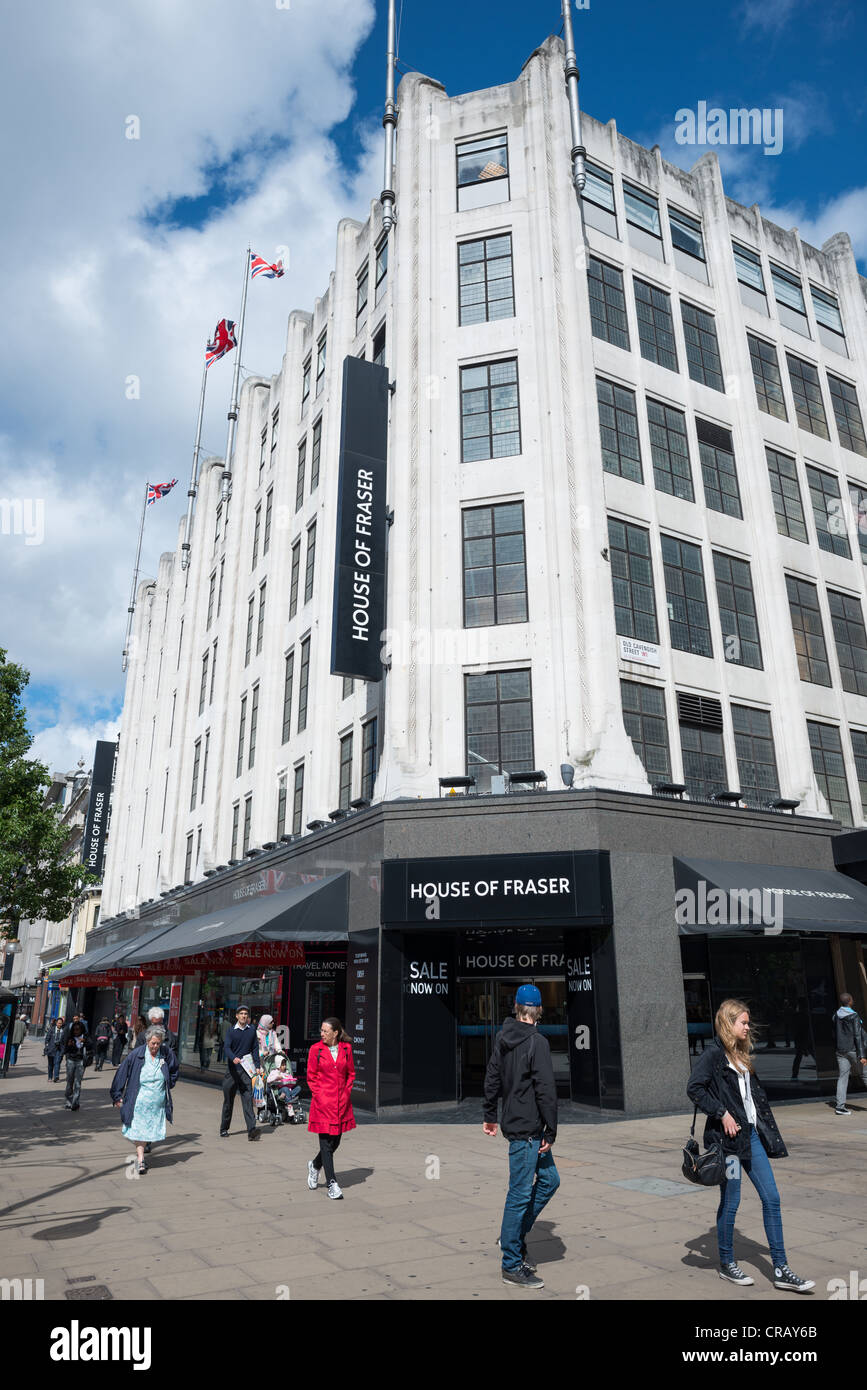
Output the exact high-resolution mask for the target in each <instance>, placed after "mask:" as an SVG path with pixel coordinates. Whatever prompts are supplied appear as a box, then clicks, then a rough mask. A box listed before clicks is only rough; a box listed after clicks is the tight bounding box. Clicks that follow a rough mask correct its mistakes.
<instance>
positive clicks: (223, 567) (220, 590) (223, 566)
mask: <svg viewBox="0 0 867 1390" xmlns="http://www.w3.org/2000/svg"><path fill="white" fill-rule="evenodd" d="M225 572H226V559H225V556H224V557H223V559H222V560H221V561H220V584H219V587H218V589H217V617H218V618H219V616H220V609H221V608H222V606H223V575H224V574H225Z"/></svg>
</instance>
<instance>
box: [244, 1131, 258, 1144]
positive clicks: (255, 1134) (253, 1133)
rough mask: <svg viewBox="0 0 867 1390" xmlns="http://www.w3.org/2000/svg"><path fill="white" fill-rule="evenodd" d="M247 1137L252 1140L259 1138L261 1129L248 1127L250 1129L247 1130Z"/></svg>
mask: <svg viewBox="0 0 867 1390" xmlns="http://www.w3.org/2000/svg"><path fill="white" fill-rule="evenodd" d="M247 1138H248V1139H249V1140H251V1141H252V1140H253V1139H258V1138H259V1131H258V1129H248V1130H247Z"/></svg>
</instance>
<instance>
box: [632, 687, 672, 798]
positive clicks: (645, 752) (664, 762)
mask: <svg viewBox="0 0 867 1390" xmlns="http://www.w3.org/2000/svg"><path fill="white" fill-rule="evenodd" d="M620 698H621V702H622V704H623V727H624V728H625V730H626V732H627V734H628V735H629V737H630V738H631V739H632V746H633V748H634V749H635V751H636V753H637V754H638V756H639V758H640V759H641V762H642V766H643V767H644V771H645V772H646V773H647V780H648V782H649V783H650V784H651V786H653V785H654V784H655V783H657V782H670V781H671V758H670V756H669V750H668V723H667V721H666V717H665V691H664V690H661V689H660V688H659V687H658V686H655V685H645V684H644V683H643V682H640V681H621V682H620Z"/></svg>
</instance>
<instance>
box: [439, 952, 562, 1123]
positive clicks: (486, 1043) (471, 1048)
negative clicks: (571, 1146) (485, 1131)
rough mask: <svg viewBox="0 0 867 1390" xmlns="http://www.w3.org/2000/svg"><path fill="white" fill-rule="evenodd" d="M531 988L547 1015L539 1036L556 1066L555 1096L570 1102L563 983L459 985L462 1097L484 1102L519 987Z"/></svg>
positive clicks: (480, 982) (516, 981)
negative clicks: (497, 1041) (493, 1060)
mask: <svg viewBox="0 0 867 1390" xmlns="http://www.w3.org/2000/svg"><path fill="white" fill-rule="evenodd" d="M528 983H533V984H535V985H537V986H538V988H539V991H540V993H541V995H542V1007H543V1009H544V1011H545V1012H544V1013H543V1015H542V1020H541V1022H540V1024H539V1031H540V1032H541V1033H542V1034H543V1035H544V1036H545V1037H546V1038H547V1040H548V1044H549V1046H550V1048H551V1060H552V1062H553V1064H554V1077H555V1080H556V1082H557V1094H558V1095H560V1096H564V1097H567V1098H568V1096H569V1054H568V1041H569V1039H568V1027H567V1022H566V984H565V981H564V980H562V979H544V980H534V981H532V982H530V981H528V980H527V979H526V978H525V977H524V976H522V977H521V978H520V979H514V980H490V979H483V980H478V979H477V980H458V1042H459V1049H460V1053H459V1065H460V1096H461V1099H463V1098H464V1097H466V1096H480V1095H482V1094H483V1092H484V1082H485V1072H486V1071H487V1067H488V1062H489V1060H490V1056H491V1049H492V1048H493V1045H494V1039H495V1038H496V1036H497V1033H498V1032H499V1031H500V1029H501V1028H502V1026H503V1024H504V1023H505V1021H506V1019H507V1018H509V1017H510V1016H511V1015H512V1013H513V1011H514V1007H515V992H516V990H517V988H518V985H522V984H528Z"/></svg>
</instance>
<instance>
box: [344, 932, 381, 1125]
mask: <svg viewBox="0 0 867 1390" xmlns="http://www.w3.org/2000/svg"><path fill="white" fill-rule="evenodd" d="M378 947H379V932H377V931H368V932H361V933H359V934H358V935H356V936H353V938H352V940H351V941H350V943H349V948H348V950H347V954H346V1031H347V1032H348V1033H349V1036H350V1037H351V1038H352V1056H353V1059H354V1061H355V1085H354V1087H353V1090H352V1102H353V1104H354V1105H359V1106H360V1107H361V1108H362V1109H363V1110H374V1109H375V1108H376V1019H377V973H378V970H377V967H378V964H379V962H378V956H379V949H378Z"/></svg>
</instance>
